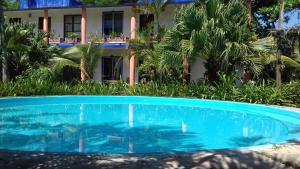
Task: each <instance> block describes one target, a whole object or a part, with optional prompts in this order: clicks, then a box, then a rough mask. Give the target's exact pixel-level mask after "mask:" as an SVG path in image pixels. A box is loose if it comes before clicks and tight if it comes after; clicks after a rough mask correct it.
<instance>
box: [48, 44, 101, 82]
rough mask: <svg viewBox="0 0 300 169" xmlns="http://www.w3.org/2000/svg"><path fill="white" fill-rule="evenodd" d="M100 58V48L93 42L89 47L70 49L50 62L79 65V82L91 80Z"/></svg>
mask: <svg viewBox="0 0 300 169" xmlns="http://www.w3.org/2000/svg"><path fill="white" fill-rule="evenodd" d="M100 57H101V48H100V46H96V45H95V44H94V43H93V42H91V43H90V44H89V45H82V46H80V47H72V48H70V49H68V50H67V51H66V52H64V53H63V55H62V57H61V58H58V57H55V58H54V59H52V61H55V62H56V63H57V62H58V63H61V64H72V65H79V64H80V71H81V81H86V80H91V79H92V78H93V75H94V71H95V68H96V66H97V63H98V61H99V58H100Z"/></svg>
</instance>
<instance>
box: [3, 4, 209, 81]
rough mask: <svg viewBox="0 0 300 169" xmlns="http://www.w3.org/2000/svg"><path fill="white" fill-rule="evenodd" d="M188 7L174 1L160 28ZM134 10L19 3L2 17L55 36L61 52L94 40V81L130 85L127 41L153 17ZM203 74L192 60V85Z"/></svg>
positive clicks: (132, 69)
mask: <svg viewBox="0 0 300 169" xmlns="http://www.w3.org/2000/svg"><path fill="white" fill-rule="evenodd" d="M187 3H192V0H173V1H172V2H171V3H170V4H169V5H168V6H167V7H166V9H165V11H163V12H162V14H161V16H160V17H159V22H160V25H161V26H162V27H166V28H168V27H171V26H172V25H173V18H174V15H175V12H176V7H177V6H180V5H183V4H187ZM137 6H138V4H137V3H133V2H131V3H122V4H118V5H112V6H95V5H89V6H83V5H80V4H79V3H78V2H76V1H75V0H60V1H58V0H20V9H18V10H7V11H5V16H6V18H7V22H10V23H14V22H32V23H36V25H37V28H38V29H41V30H44V31H46V32H48V31H52V32H54V37H52V38H50V39H49V40H48V41H49V44H51V45H57V46H58V47H61V48H67V47H70V46H72V45H74V44H75V43H81V44H87V43H89V42H90V41H91V40H92V39H93V40H94V41H96V42H97V43H99V44H101V45H102V48H103V53H102V57H101V59H100V60H99V62H98V66H97V68H96V70H95V75H94V80H96V81H99V82H103V81H107V80H120V79H122V80H124V81H129V82H130V84H131V85H133V84H135V83H136V82H137V79H138V69H137V66H138V61H137V60H136V59H135V55H134V49H128V40H129V39H134V38H136V36H137V35H136V32H137V30H138V29H141V28H143V27H145V26H146V25H147V23H148V22H152V21H154V17H153V16H152V15H145V14H143V13H138V12H137V11H138V10H137ZM76 35H77V36H76ZM70 37H73V38H70ZM74 37H75V38H74ZM204 71H205V70H204V67H203V61H202V60H201V59H200V58H199V59H197V60H195V61H194V63H193V64H192V65H191V81H194V82H196V81H197V80H198V79H199V78H201V77H203V73H204Z"/></svg>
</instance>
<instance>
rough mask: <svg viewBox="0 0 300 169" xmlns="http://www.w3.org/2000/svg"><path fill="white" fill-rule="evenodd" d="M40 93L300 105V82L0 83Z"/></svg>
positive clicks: (7, 92) (18, 91)
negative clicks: (270, 83)
mask: <svg viewBox="0 0 300 169" xmlns="http://www.w3.org/2000/svg"><path fill="white" fill-rule="evenodd" d="M41 95H129V96H133V95H135V96H163V97H185V98H199V99H214V100H228V101H238V102H249V103H259V104H271V105H282V106H294V107H300V81H297V82H292V83H289V84H284V85H283V86H282V87H280V88H276V87H274V86H273V85H255V84H250V83H249V84H246V85H243V86H242V87H239V88H238V87H235V86H233V85H227V86H224V85H196V84H190V85H183V84H157V83H148V84H138V85H136V86H135V87H130V86H128V85H127V84H126V83H116V84H99V83H93V82H90V83H88V82H87V83H76V84H73V85H70V84H66V83H57V82H51V81H48V80H26V79H19V80H17V81H15V82H11V81H8V82H0V96H1V97H10V96H41Z"/></svg>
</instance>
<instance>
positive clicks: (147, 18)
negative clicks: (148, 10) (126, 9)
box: [140, 14, 154, 30]
mask: <svg viewBox="0 0 300 169" xmlns="http://www.w3.org/2000/svg"><path fill="white" fill-rule="evenodd" d="M151 22H154V16H153V14H149V15H147V14H142V15H140V30H145V29H147V26H148V24H149V23H151ZM152 29H153V28H152Z"/></svg>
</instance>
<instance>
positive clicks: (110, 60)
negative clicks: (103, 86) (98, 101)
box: [102, 56, 123, 81]
mask: <svg viewBox="0 0 300 169" xmlns="http://www.w3.org/2000/svg"><path fill="white" fill-rule="evenodd" d="M122 68H123V58H122V57H120V56H111V57H102V80H103V81H106V80H120V78H121V76H122Z"/></svg>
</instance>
